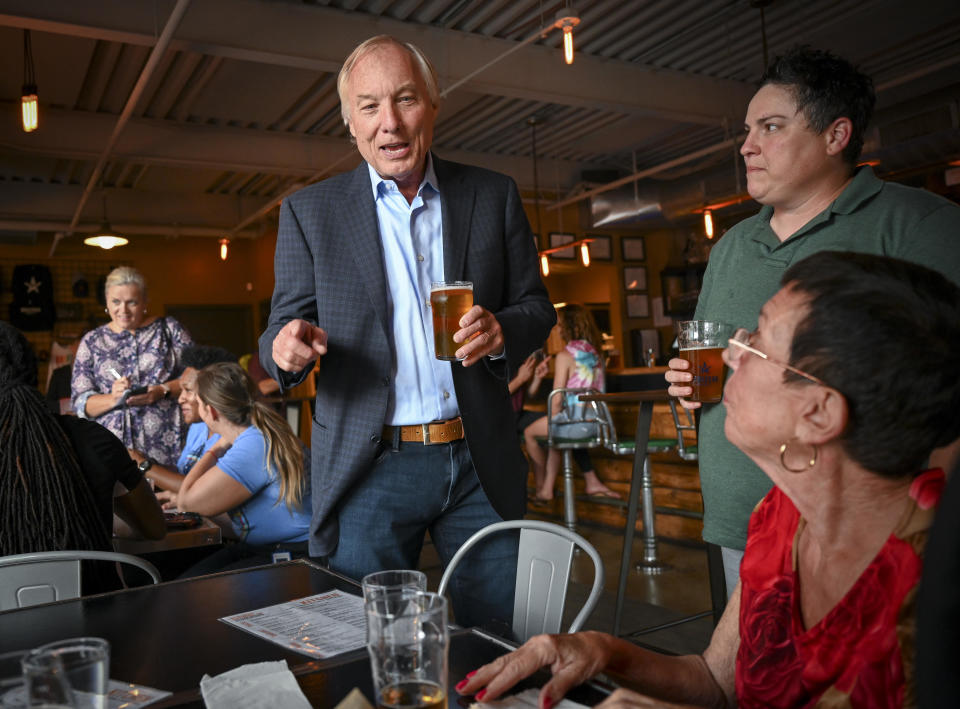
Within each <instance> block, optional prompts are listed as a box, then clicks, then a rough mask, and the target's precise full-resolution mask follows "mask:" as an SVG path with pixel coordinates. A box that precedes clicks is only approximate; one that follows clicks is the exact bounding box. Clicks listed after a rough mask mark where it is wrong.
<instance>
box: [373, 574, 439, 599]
mask: <svg viewBox="0 0 960 709" xmlns="http://www.w3.org/2000/svg"><path fill="white" fill-rule="evenodd" d="M360 584H361V585H362V586H363V600H364V601H366V600H369V598H370V594H371V593H372V592H373V591H377V592H382V591H399V590H400V589H404V588H407V589H410V590H413V591H426V590H427V575H426V574H425V573H423V572H422V571H415V570H413V569H395V570H390V571H376V572H374V573H372V574H367V575H366V576H364V577H363V581H361V582H360Z"/></svg>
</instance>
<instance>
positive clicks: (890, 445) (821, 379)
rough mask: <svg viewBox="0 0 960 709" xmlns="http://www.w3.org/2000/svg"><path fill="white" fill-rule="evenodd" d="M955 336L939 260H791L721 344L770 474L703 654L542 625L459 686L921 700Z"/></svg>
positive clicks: (730, 411)
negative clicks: (920, 632)
mask: <svg viewBox="0 0 960 709" xmlns="http://www.w3.org/2000/svg"><path fill="white" fill-rule="evenodd" d="M958 343H960V289H958V288H957V287H956V286H954V285H953V284H951V283H949V282H948V281H947V280H946V279H945V278H944V277H943V276H941V275H940V274H938V273H935V272H934V271H931V270H929V269H926V268H924V267H922V266H917V265H914V264H909V263H906V262H904V261H899V260H895V259H890V258H886V257H882V256H870V255H866V254H854V253H843V254H841V253H835V252H821V253H818V254H815V255H814V256H811V257H810V258H808V259H806V260H804V261H801V262H799V263H797V264H796V265H794V266H792V267H791V268H790V269H789V270H788V271H787V273H786V274H785V276H784V278H783V287H782V288H781V289H780V291H779V292H777V293H776V294H775V295H774V296H773V298H771V299H770V300H769V301H767V303H766V305H765V306H764V307H763V310H762V311H761V313H760V320H759V325H758V328H757V330H756V331H754V332H752V333H748V332H746V331H745V330H740V331H738V332H737V334H736V335H735V336H734V338H731V340H730V346H729V347H728V348H727V350H726V352H725V354H724V359H725V361H726V362H727V364H728V365H729V366H730V368H731V369H732V370H733V374H732V375H731V376H730V379H729V380H728V381H727V385H726V387H725V389H724V404H725V405H726V407H727V419H726V435H727V437H728V438H729V439H730V441H731V442H733V443H734V444H735V445H736V446H737V447H739V448H740V449H741V450H743V451H744V452H745V453H746V454H747V455H748V456H750V458H751V459H753V460H754V461H755V462H756V463H757V465H759V466H760V467H761V468H762V469H763V470H764V471H765V472H766V473H767V474H768V475H769V476H770V478H771V480H773V482H774V483H775V487H774V488H773V489H772V490H771V491H770V493H769V494H768V495H767V496H766V497H765V498H764V499H763V500H762V501H761V502H760V503H759V504H758V505H757V508H756V509H755V510H754V513H753V516H752V517H751V520H750V528H749V535H748V537H747V548H746V553H745V556H744V559H743V564H742V566H741V570H740V583H739V584H738V585H737V587H736V589H735V590H734V592H733V596H732V597H731V599H730V602H729V604H728V606H727V609H726V611H725V612H724V615H723V618H722V619H721V620H720V623H719V624H718V625H717V628H716V630H715V631H714V634H713V637H712V638H711V641H710V646H709V647H708V648H707V650H706V651H705V652H704V653H703V655H689V656H685V657H667V656H663V655H660V654H658V653H655V652H650V651H647V650H643V649H641V648H639V647H637V646H635V645H632V644H631V643H628V642H626V641H624V640H621V639H619V638H614V637H611V636H609V635H606V634H603V633H596V632H587V633H577V634H575V635H557V636H546V635H541V636H538V637H536V638H533V639H532V640H530V641H529V642H528V643H527V644H526V645H524V646H523V647H522V648H520V649H519V650H517V651H516V652H514V653H511V654H510V655H507V656H505V657H502V658H500V659H498V660H496V661H495V662H493V663H491V664H489V665H486V666H484V667H482V668H480V669H479V670H478V671H476V672H475V673H471V674H470V675H468V677H467V678H465V679H464V680H463V681H462V682H461V683H460V684H459V685H457V689H458V690H459V691H460V692H461V693H476V695H477V698H478V699H480V700H481V701H487V700H491V699H495V698H496V697H498V696H500V695H501V694H503V693H504V691H505V690H507V689H508V688H510V687H511V686H513V684H514V683H516V682H517V681H518V680H519V679H520V678H522V677H526V676H527V675H529V674H531V673H532V672H534V671H535V670H536V669H538V668H540V667H546V666H549V667H550V668H551V670H552V672H553V677H552V679H551V680H550V681H549V682H548V683H547V684H546V685H545V686H544V688H543V689H542V690H541V692H540V706H541V707H542V708H543V709H549V707H551V706H552V705H553V704H555V703H556V702H557V701H559V699H560V698H561V697H562V696H563V695H564V693H565V692H566V691H567V690H568V689H570V688H571V687H573V686H575V685H577V684H580V683H581V682H583V681H584V680H586V679H588V678H590V677H592V676H593V675H595V674H597V673H600V672H604V673H606V674H608V675H611V676H613V677H615V678H616V679H618V680H620V681H621V683H622V684H623V685H625V686H628V687H630V689H620V690H618V691H616V692H615V693H614V694H613V695H611V697H610V699H608V700H607V701H606V702H605V703H604V704H605V705H607V706H614V705H617V706H663V704H662V703H661V702H660V701H659V700H666V701H669V702H680V703H684V704H686V705H697V706H741V707H813V706H831V707H832V706H853V707H901V706H914V705H916V694H915V683H914V681H915V667H914V653H913V639H914V628H915V617H916V591H917V585H918V582H919V580H920V572H921V570H922V566H923V548H924V544H925V542H926V539H927V530H928V528H929V526H930V523H931V521H932V518H933V514H934V509H935V506H936V504H937V501H938V499H939V496H940V492H941V490H942V488H943V484H944V474H943V471H942V470H939V469H933V470H924V469H923V467H924V464H925V463H926V460H927V458H928V456H929V454H930V451H931V450H933V449H934V448H937V447H939V446H943V445H945V444H947V443H950V442H952V441H954V440H956V439H957V437H958V435H960V417H958V416H957V415H956V412H957V411H958V410H960V380H958V378H957V372H958V371H960V345H958ZM733 483H735V481H731V484H733ZM652 697H656V698H657V699H651V698H652Z"/></svg>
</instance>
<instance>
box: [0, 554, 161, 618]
mask: <svg viewBox="0 0 960 709" xmlns="http://www.w3.org/2000/svg"><path fill="white" fill-rule="evenodd" d="M81 561H113V562H116V563H118V564H130V565H131V566H136V567H137V568H139V569H142V570H143V571H145V572H146V573H147V574H148V575H149V576H150V579H151V581H152V582H153V583H160V573H159V572H158V571H157V568H156V567H155V566H154V565H153V564H151V563H150V562H148V561H144V560H143V559H141V558H139V557H136V556H131V555H130V554H120V553H118V552H113V551H41V552H36V553H33V554H13V555H11V556H3V557H0V611H5V610H11V609H14V608H26V607H27V606H35V605H38V604H40V603H51V602H53V601H63V600H68V599H71V598H79V597H80V580H81V578H80V562H81Z"/></svg>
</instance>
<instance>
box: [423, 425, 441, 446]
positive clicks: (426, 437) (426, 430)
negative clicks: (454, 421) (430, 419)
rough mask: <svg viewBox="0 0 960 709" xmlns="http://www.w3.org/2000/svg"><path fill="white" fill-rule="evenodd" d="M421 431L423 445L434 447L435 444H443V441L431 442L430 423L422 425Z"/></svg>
mask: <svg viewBox="0 0 960 709" xmlns="http://www.w3.org/2000/svg"><path fill="white" fill-rule="evenodd" d="M420 430H421V431H422V432H423V445H425V446H432V445H433V444H434V443H443V441H432V440H430V424H429V423H421V424H420Z"/></svg>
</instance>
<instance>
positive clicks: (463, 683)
mask: <svg viewBox="0 0 960 709" xmlns="http://www.w3.org/2000/svg"><path fill="white" fill-rule="evenodd" d="M466 686H467V680H465V679H462V680H460V681H459V682H458V683H457V684H456V686H454V689H456V690H457V691H458V692H460V691H462V690H463V688H464V687H466Z"/></svg>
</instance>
